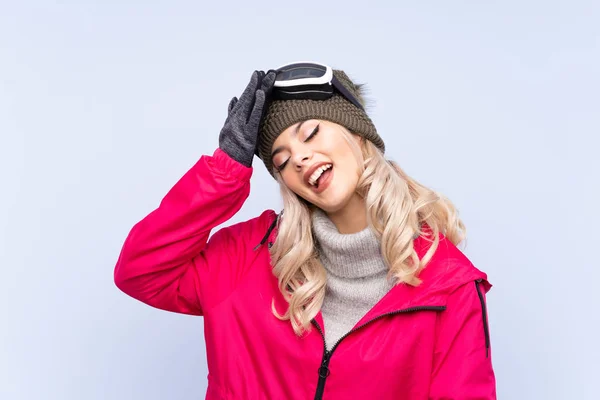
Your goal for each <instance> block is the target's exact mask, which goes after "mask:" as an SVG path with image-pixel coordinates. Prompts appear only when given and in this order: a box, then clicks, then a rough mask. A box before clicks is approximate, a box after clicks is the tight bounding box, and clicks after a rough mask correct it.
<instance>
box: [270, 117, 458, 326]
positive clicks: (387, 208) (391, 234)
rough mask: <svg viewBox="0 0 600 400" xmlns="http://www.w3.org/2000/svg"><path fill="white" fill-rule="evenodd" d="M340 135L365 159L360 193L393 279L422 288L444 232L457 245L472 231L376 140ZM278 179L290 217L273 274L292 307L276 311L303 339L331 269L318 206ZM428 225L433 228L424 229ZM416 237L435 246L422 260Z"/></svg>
mask: <svg viewBox="0 0 600 400" xmlns="http://www.w3.org/2000/svg"><path fill="white" fill-rule="evenodd" d="M340 131H341V134H343V135H344V138H345V139H346V141H347V142H348V143H349V144H350V147H351V148H352V151H353V152H354V154H355V156H356V157H357V160H359V163H358V165H359V171H357V172H358V174H359V176H360V178H359V181H358V185H357V188H356V191H357V193H358V194H359V195H360V196H361V197H363V198H364V199H365V203H366V207H367V221H368V225H369V228H370V229H372V230H373V232H374V233H375V235H376V236H377V238H378V239H379V241H380V243H381V250H382V255H383V258H384V261H385V263H386V265H388V267H389V276H390V277H394V278H395V279H396V284H407V285H411V286H418V285H419V284H420V283H421V280H420V279H419V278H418V275H419V273H420V272H421V271H422V270H423V268H425V266H426V265H427V263H428V262H429V261H430V260H431V257H432V256H433V254H434V253H435V251H436V249H437V247H438V244H439V233H442V234H444V235H445V237H446V238H447V239H448V240H450V241H451V242H452V243H453V244H455V245H458V244H459V243H460V242H462V241H463V240H464V239H465V236H466V229H465V226H464V225H463V223H462V221H461V220H460V218H459V217H458V212H457V210H456V208H455V207H454V205H453V204H452V203H451V202H450V200H448V199H447V198H445V197H444V196H442V195H441V194H439V193H436V192H435V191H433V190H431V189H429V188H427V187H425V186H423V185H421V184H420V183H418V182H417V181H416V180H414V179H412V178H411V177H410V176H408V175H407V174H406V173H405V172H404V171H403V170H402V169H401V168H400V167H399V166H398V164H396V163H395V162H393V161H390V160H386V159H385V158H384V156H383V154H382V153H381V151H380V150H379V149H378V148H377V147H376V146H375V145H374V144H373V143H371V142H370V141H368V140H365V139H363V140H361V145H360V146H359V145H358V144H357V142H356V141H355V140H353V138H352V134H351V133H350V132H349V131H348V130H346V129H345V128H344V127H341V126H340ZM274 175H275V176H276V178H277V180H278V182H279V184H280V191H281V194H282V197H283V210H284V213H283V215H282V216H281V219H280V221H279V225H278V234H277V239H276V240H275V242H274V243H273V246H272V247H271V250H270V253H271V262H272V265H273V273H274V274H275V276H276V277H277V278H278V281H279V290H280V291H281V293H282V294H283V296H284V298H285V299H286V301H287V302H288V309H287V310H286V311H285V313H283V314H280V313H279V312H278V310H277V309H276V308H275V301H274V300H273V303H272V310H273V314H274V315H275V316H276V317H277V318H279V319H280V320H290V321H291V324H292V327H293V329H294V332H295V333H296V334H297V335H298V336H301V335H302V334H303V333H305V332H307V331H310V329H311V328H310V324H311V320H312V319H313V318H314V317H315V316H316V315H317V313H318V312H319V310H320V309H321V306H322V304H323V299H324V297H325V284H326V274H325V269H324V268H323V265H322V264H321V263H320V261H319V259H318V254H317V251H316V248H315V240H314V237H313V234H312V218H311V215H312V212H313V210H314V209H315V206H314V205H312V204H310V203H308V202H307V201H306V200H304V199H302V198H300V197H299V196H297V195H296V194H295V193H294V192H292V191H291V190H290V189H289V188H288V187H287V186H286V185H285V183H284V182H283V180H282V178H281V176H280V175H279V174H278V173H277V172H274ZM425 225H426V226H427V227H428V229H426V230H423V229H422V227H424V226H425ZM416 235H421V236H422V237H423V238H424V239H426V240H428V241H430V242H431V243H432V244H431V246H430V248H429V250H428V251H427V253H426V254H425V255H424V256H423V258H422V259H419V256H418V255H417V252H416V251H415V249H414V247H413V241H414V237H415V236H416Z"/></svg>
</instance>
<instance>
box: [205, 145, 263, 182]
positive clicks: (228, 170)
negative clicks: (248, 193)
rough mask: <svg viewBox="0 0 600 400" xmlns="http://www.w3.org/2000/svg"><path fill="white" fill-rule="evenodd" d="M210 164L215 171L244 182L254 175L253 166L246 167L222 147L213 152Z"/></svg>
mask: <svg viewBox="0 0 600 400" xmlns="http://www.w3.org/2000/svg"><path fill="white" fill-rule="evenodd" d="M210 164H211V166H212V167H213V168H214V171H215V172H217V173H218V174H219V175H221V176H225V177H228V178H232V179H235V180H238V181H242V182H245V181H248V180H250V177H252V172H253V169H252V167H246V166H245V165H243V164H241V163H239V162H237V161H236V160H234V159H233V158H231V157H229V155H228V154H227V153H225V152H224V151H223V150H221V149H220V148H217V149H216V150H215V152H214V153H213V156H212V162H211V163H210Z"/></svg>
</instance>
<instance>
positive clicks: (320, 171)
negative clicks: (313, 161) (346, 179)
mask: <svg viewBox="0 0 600 400" xmlns="http://www.w3.org/2000/svg"><path fill="white" fill-rule="evenodd" d="M331 167H332V165H331V164H326V165H323V166H322V167H319V168H317V170H316V171H315V172H313V173H312V175H311V176H310V178H308V183H310V184H311V185H312V186H314V185H315V183H317V180H318V179H319V178H320V177H321V174H323V172H325V171H327V170H328V169H329V168H331Z"/></svg>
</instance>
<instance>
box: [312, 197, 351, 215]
mask: <svg viewBox="0 0 600 400" xmlns="http://www.w3.org/2000/svg"><path fill="white" fill-rule="evenodd" d="M351 198H352V193H349V194H347V195H346V196H339V195H335V194H333V195H332V196H330V197H329V196H328V197H326V198H320V199H315V201H311V200H309V202H310V203H312V204H314V205H315V206H317V207H319V208H320V209H321V210H323V211H325V212H326V213H328V214H333V213H336V212H338V211H340V210H342V209H343V208H344V207H346V205H348V203H349V202H350V199H351Z"/></svg>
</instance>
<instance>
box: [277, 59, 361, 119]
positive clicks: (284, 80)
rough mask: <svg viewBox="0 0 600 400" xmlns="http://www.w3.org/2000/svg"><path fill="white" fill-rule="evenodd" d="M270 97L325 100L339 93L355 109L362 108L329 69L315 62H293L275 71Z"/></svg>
mask: <svg viewBox="0 0 600 400" xmlns="http://www.w3.org/2000/svg"><path fill="white" fill-rule="evenodd" d="M275 71H276V72H277V75H276V77H275V84H274V85H273V92H272V96H273V98H275V99H279V100H306V99H308V100H327V99H329V98H331V96H333V94H334V92H336V91H337V92H338V93H340V94H341V95H342V96H344V97H345V98H346V99H347V100H348V101H350V102H351V103H352V104H354V105H355V106H356V107H358V108H359V109H361V110H363V111H364V107H363V106H362V104H361V103H360V101H358V99H357V98H356V97H355V96H353V95H352V94H351V93H350V91H349V90H348V89H346V87H345V86H344V85H342V83H341V82H340V81H339V80H338V79H337V78H336V77H335V75H333V69H331V67H329V66H327V65H324V64H319V63H315V62H305V61H303V62H295V63H292V64H287V65H284V66H281V67H279V68H277V69H276V70H275Z"/></svg>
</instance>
